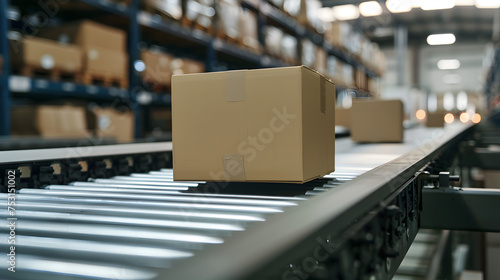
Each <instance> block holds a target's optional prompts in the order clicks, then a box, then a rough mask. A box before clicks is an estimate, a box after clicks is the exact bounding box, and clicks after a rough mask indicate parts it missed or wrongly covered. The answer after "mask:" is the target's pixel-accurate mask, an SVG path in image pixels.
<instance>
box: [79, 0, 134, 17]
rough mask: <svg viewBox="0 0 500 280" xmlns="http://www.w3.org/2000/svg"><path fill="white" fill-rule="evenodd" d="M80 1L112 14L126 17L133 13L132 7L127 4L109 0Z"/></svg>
mask: <svg viewBox="0 0 500 280" xmlns="http://www.w3.org/2000/svg"><path fill="white" fill-rule="evenodd" d="M78 1H80V2H82V3H85V4H88V5H90V6H93V7H95V8H98V9H100V10H102V11H106V12H108V13H111V14H115V15H119V16H124V17H130V16H131V15H133V13H132V9H130V8H129V7H127V6H126V5H125V4H117V3H113V2H111V1H108V0H78Z"/></svg>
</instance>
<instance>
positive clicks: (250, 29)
mask: <svg viewBox="0 0 500 280" xmlns="http://www.w3.org/2000/svg"><path fill="white" fill-rule="evenodd" d="M239 24H240V30H241V40H242V43H243V45H244V46H246V47H248V48H250V49H251V50H253V51H255V52H258V53H260V52H262V47H261V45H260V43H259V37H258V28H257V14H255V13H254V12H252V11H249V10H243V11H242V13H241V17H240V22H239Z"/></svg>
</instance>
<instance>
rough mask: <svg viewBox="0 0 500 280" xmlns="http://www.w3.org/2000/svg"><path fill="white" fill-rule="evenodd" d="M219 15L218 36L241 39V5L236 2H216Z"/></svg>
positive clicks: (234, 0)
mask: <svg viewBox="0 0 500 280" xmlns="http://www.w3.org/2000/svg"><path fill="white" fill-rule="evenodd" d="M215 10H216V13H217V18H218V21H217V36H218V37H219V38H223V39H225V38H226V37H227V38H229V39H234V40H236V41H238V40H239V39H240V38H241V30H240V17H241V13H242V8H241V4H240V2H239V1H236V0H219V1H216V2H215Z"/></svg>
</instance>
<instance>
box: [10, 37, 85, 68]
mask: <svg viewBox="0 0 500 280" xmlns="http://www.w3.org/2000/svg"><path fill="white" fill-rule="evenodd" d="M13 46H16V47H15V49H14V47H13ZM11 47H12V48H11V57H12V65H13V68H14V69H19V70H20V69H23V68H24V69H26V68H25V67H28V68H30V69H33V70H38V69H39V70H46V71H54V72H63V73H71V74H76V73H80V72H81V71H82V51H81V49H80V48H79V47H77V46H74V45H61V44H59V43H57V42H55V41H51V40H47V39H42V38H36V37H32V36H26V37H24V38H23V39H22V40H20V41H16V42H14V43H13V44H11Z"/></svg>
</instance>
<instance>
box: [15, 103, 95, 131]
mask: <svg viewBox="0 0 500 280" xmlns="http://www.w3.org/2000/svg"><path fill="white" fill-rule="evenodd" d="M10 115H11V118H10V120H11V127H12V131H11V134H12V135H16V136H17V135H19V136H41V137H43V138H49V139H55V138H85V137H87V136H88V132H87V123H86V118H85V108H84V107H82V106H72V105H63V106H61V105H27V106H15V107H12V108H11V111H10Z"/></svg>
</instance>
